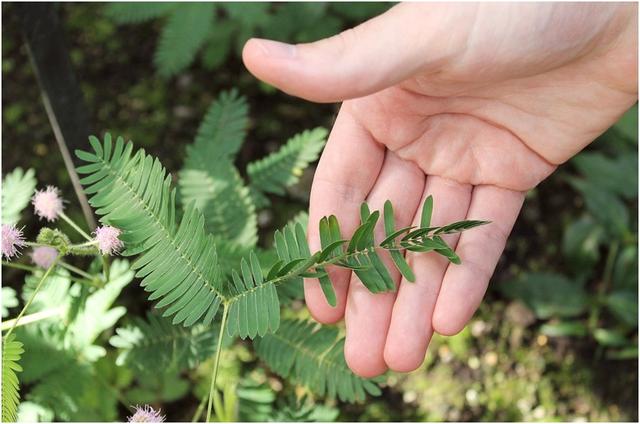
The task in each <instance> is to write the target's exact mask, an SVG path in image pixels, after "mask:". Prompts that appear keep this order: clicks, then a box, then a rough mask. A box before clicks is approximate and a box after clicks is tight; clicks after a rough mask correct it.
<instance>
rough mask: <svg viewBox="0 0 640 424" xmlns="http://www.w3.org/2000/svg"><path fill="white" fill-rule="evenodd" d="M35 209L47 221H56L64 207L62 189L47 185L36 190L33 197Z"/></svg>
mask: <svg viewBox="0 0 640 424" xmlns="http://www.w3.org/2000/svg"><path fill="white" fill-rule="evenodd" d="M31 203H32V204H33V209H34V210H35V212H36V215H38V216H39V217H40V218H41V219H42V218H44V219H46V220H47V221H49V222H51V221H55V220H56V219H58V215H60V212H62V209H63V208H64V207H63V205H62V198H61V197H60V190H58V189H57V188H56V187H54V186H47V188H46V189H45V190H36V194H34V195H33V198H32V199H31Z"/></svg>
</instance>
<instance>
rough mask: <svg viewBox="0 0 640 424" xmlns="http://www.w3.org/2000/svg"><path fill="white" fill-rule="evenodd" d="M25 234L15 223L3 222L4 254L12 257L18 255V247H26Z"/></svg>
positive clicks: (6, 256) (8, 257)
mask: <svg viewBox="0 0 640 424" xmlns="http://www.w3.org/2000/svg"><path fill="white" fill-rule="evenodd" d="M24 245H25V242H24V236H23V235H22V229H21V228H16V226H15V225H9V224H2V256H4V257H5V258H7V259H10V258H12V257H14V256H18V254H19V253H20V252H19V251H18V248H21V247H24Z"/></svg>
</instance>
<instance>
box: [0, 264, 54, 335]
mask: <svg viewBox="0 0 640 424" xmlns="http://www.w3.org/2000/svg"><path fill="white" fill-rule="evenodd" d="M59 260H60V257H57V258H56V259H55V260H54V261H53V263H52V264H51V266H50V267H49V268H47V271H46V272H45V273H44V275H43V276H42V278H41V279H40V281H39V282H38V285H37V286H36V289H35V290H34V291H33V293H32V294H31V297H30V298H29V300H28V301H27V304H26V305H24V308H22V311H20V313H19V314H18V317H17V318H16V320H15V322H14V323H13V326H12V327H11V328H10V329H9V331H8V332H7V334H6V335H5V336H4V337H5V340H7V338H8V337H9V335H10V334H11V333H12V332H13V330H14V329H15V328H16V327H17V325H18V322H20V318H22V316H23V315H24V313H25V312H26V311H27V309H28V308H29V306H31V302H33V299H35V297H36V295H37V294H38V292H39V291H40V288H42V283H44V282H45V280H46V279H47V277H49V274H50V273H51V271H52V270H53V268H55V266H56V265H57V264H58V261H59Z"/></svg>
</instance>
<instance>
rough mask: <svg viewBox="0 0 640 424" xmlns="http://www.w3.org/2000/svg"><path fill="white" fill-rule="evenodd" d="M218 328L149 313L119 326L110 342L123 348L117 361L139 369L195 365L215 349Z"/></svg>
mask: <svg viewBox="0 0 640 424" xmlns="http://www.w3.org/2000/svg"><path fill="white" fill-rule="evenodd" d="M218 331H219V328H218V327H216V326H206V325H194V326H192V327H189V328H184V327H179V326H175V325H172V324H171V321H169V320H167V319H165V318H162V317H160V316H157V315H155V314H151V313H149V314H148V315H147V319H146V320H144V319H141V318H137V319H135V320H134V322H133V323H132V324H131V325H129V326H126V327H121V328H117V329H116V335H115V336H113V337H111V339H110V340H109V343H111V345H112V346H114V347H116V348H118V349H120V353H119V355H118V358H117V360H116V364H117V365H120V366H127V367H130V368H133V369H136V370H137V371H139V372H143V373H148V372H152V373H153V372H157V370H165V369H170V368H171V369H176V370H178V371H181V370H183V369H192V368H195V367H196V366H197V365H198V364H199V363H200V362H202V361H204V360H206V359H207V358H209V357H211V356H212V355H213V354H214V353H215V346H216V340H217V338H218Z"/></svg>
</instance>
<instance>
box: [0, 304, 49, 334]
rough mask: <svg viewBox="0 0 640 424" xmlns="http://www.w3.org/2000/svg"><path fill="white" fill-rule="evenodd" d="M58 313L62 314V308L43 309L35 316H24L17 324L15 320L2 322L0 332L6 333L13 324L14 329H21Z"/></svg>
mask: <svg viewBox="0 0 640 424" xmlns="http://www.w3.org/2000/svg"><path fill="white" fill-rule="evenodd" d="M60 312H62V308H52V309H45V310H44V311H40V312H36V313H35V314H29V315H25V316H24V317H22V319H21V320H20V323H18V319H17V318H14V319H10V320H8V321H3V322H2V326H1V327H0V330H1V331H6V330H8V329H9V328H11V327H13V326H14V324H15V326H16V327H21V326H23V325H28V324H31V323H34V322H38V321H42V320H45V319H48V318H51V317H55V316H57V315H60Z"/></svg>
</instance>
